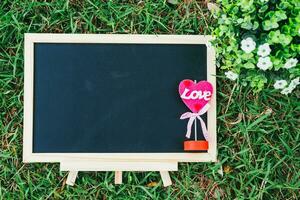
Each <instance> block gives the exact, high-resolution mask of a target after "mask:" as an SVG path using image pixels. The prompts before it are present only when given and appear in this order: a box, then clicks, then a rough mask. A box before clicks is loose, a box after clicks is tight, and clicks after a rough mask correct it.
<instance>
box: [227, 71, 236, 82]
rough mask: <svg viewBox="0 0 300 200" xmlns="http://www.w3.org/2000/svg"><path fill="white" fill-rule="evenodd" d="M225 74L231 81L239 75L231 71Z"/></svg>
mask: <svg viewBox="0 0 300 200" xmlns="http://www.w3.org/2000/svg"><path fill="white" fill-rule="evenodd" d="M225 75H226V77H227V78H229V79H230V80H233V81H234V80H236V79H237V78H238V77H239V75H238V74H236V73H234V72H233V71H228V72H225Z"/></svg>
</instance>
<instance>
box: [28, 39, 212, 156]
mask: <svg viewBox="0 0 300 200" xmlns="http://www.w3.org/2000/svg"><path fill="white" fill-rule="evenodd" d="M34 54H35V59H34V69H35V71H34V82H35V85H34V102H35V103H34V121H33V124H34V129H33V135H34V137H33V139H34V141H33V144H34V146H33V151H34V152H39V153H47V152H51V153H66V152H68V153H69V152H72V153H82V152H84V153H86V152H90V153H103V152H110V153H115V152H119V153H120V152H121V153H122V152H123V153H129V152H136V153H138V152H150V153H151V152H183V147H182V145H183V144H182V142H183V141H184V140H185V137H184V136H185V131H186V121H182V120H179V117H180V115H181V114H182V113H184V112H186V111H188V109H187V108H186V106H185V105H184V104H183V103H182V102H181V99H180V98H179V95H178V89H177V88H178V84H179V82H180V81H181V80H183V79H186V78H189V79H192V80H206V68H207V64H206V46H205V45H204V44H199V45H195V44H194V45H193V44H173V45H167V44H64V43H60V44H55V43H52V44H47V43H39V44H35V46H34ZM198 127H199V126H198ZM200 131H201V130H200V129H199V132H200Z"/></svg>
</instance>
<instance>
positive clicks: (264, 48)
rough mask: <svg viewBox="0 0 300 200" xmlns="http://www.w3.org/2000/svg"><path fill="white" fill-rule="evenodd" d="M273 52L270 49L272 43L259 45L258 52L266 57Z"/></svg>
mask: <svg viewBox="0 0 300 200" xmlns="http://www.w3.org/2000/svg"><path fill="white" fill-rule="evenodd" d="M270 53H271V49H270V45H269V44H268V43H265V44H262V45H259V47H258V51H257V54H258V55H260V56H262V57H266V56H268V55H270Z"/></svg>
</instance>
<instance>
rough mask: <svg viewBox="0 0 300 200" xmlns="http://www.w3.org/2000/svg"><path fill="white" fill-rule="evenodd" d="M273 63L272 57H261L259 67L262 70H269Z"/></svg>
mask: <svg viewBox="0 0 300 200" xmlns="http://www.w3.org/2000/svg"><path fill="white" fill-rule="evenodd" d="M272 65H273V63H272V62H271V59H270V57H259V59H258V63H257V67H258V68H259V69H261V70H264V71H265V70H267V69H269V68H270V67H272Z"/></svg>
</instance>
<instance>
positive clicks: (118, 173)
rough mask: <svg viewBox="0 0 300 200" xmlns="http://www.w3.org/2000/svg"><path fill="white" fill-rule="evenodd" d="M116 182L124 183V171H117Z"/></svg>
mask: <svg viewBox="0 0 300 200" xmlns="http://www.w3.org/2000/svg"><path fill="white" fill-rule="evenodd" d="M115 184H122V171H115Z"/></svg>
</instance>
